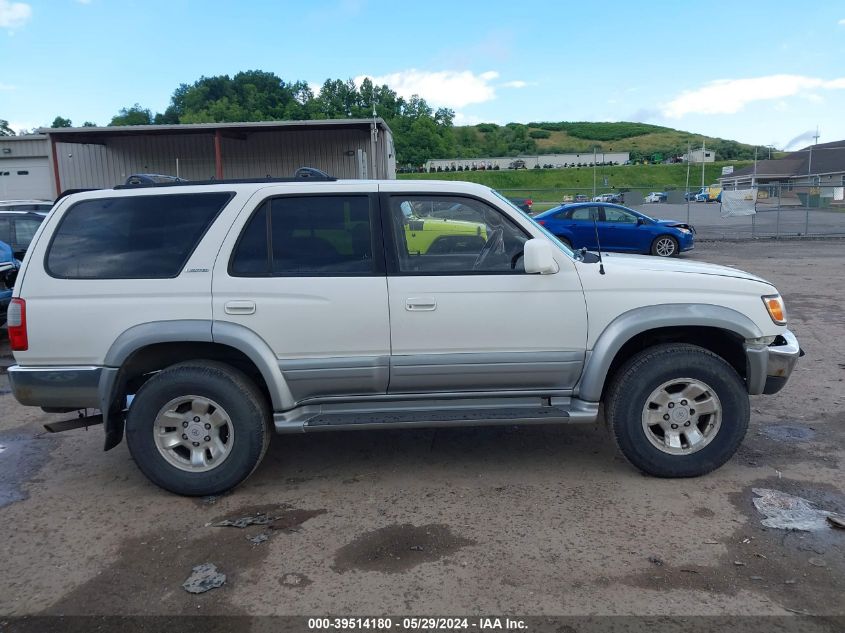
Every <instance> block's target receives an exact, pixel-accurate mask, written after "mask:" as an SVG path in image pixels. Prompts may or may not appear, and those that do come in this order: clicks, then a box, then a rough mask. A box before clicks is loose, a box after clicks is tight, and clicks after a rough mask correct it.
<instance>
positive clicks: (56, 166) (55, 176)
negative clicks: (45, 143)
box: [50, 134, 62, 198]
mask: <svg viewBox="0 0 845 633" xmlns="http://www.w3.org/2000/svg"><path fill="white" fill-rule="evenodd" d="M50 154H52V156H53V182H54V183H55V185H56V197H57V198H58V197H59V196H60V195H61V193H62V179H61V177H60V176H59V155H58V153H57V152H56V139H55V137H54V136H53V135H52V134H51V135H50Z"/></svg>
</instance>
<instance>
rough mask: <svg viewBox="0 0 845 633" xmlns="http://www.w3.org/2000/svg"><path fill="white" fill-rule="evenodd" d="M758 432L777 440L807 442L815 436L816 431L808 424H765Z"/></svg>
mask: <svg viewBox="0 0 845 633" xmlns="http://www.w3.org/2000/svg"><path fill="white" fill-rule="evenodd" d="M760 434H761V435H765V436H766V437H768V438H769V439H772V440H776V441H778V442H809V441H810V440H812V439H813V438H814V437H815V436H816V431H815V429H812V428H810V427H808V426H796V425H789V424H767V425H764V426H763V427H762V428H761V429H760Z"/></svg>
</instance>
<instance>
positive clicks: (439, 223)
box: [400, 201, 487, 255]
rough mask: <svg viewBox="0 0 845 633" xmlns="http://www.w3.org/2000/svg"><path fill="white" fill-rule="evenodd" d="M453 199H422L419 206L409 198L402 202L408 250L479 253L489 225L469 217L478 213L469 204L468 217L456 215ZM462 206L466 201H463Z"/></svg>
mask: <svg viewBox="0 0 845 633" xmlns="http://www.w3.org/2000/svg"><path fill="white" fill-rule="evenodd" d="M454 206H455V204H454V203H448V202H428V201H426V202H421V203H418V204H417V205H416V206H414V205H412V204H411V203H410V202H407V201H405V202H403V203H402V204H401V205H400V208H401V209H402V214H403V215H404V216H405V243H406V244H407V247H408V253H409V254H414V255H425V254H428V253H431V254H437V253H461V252H463V253H477V252H479V251H480V250H481V249H482V247H483V246H484V244H485V242H486V241H487V227H486V225H485V224H482V223H480V222H473V221H471V220H470V219H469V218H470V217H473V218H477V217H478V215H477V213H475V212H474V211H473V210H472V209H470V208H468V207H466V213H467V214H468V216H467V217H468V219H467V220H456V219H453V218H454V217H455V215H456V212H455V209H453V208H452V207H454ZM460 206H461V207H462V208H464V207H463V205H460Z"/></svg>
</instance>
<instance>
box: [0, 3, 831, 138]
mask: <svg viewBox="0 0 845 633" xmlns="http://www.w3.org/2000/svg"><path fill="white" fill-rule="evenodd" d="M0 58H2V60H3V62H4V63H3V65H2V70H0V119H7V120H8V121H9V122H10V123H11V125H12V127H13V129H16V130H17V129H22V128H32V127H37V126H41V125H46V124H49V123H50V122H51V121H52V120H53V118H54V117H55V116H56V115H61V116H64V117H68V118H70V119H72V120H73V122H74V124H76V125H81V124H82V122H83V121H85V120H90V121H94V122H96V123H98V124H101V125H105V124H107V123H108V121H109V120H110V119H111V117H112V115H114V114H116V113H117V111H118V110H119V109H120V108H121V107H125V106H131V105H132V104H134V103H136V102H138V103H140V104H141V105H143V106H145V107H148V108H150V109H152V110H153V111H163V110H164V109H165V108H166V107H167V104H168V102H169V99H170V95H171V94H172V92H173V90H174V89H175V88H176V87H177V86H178V85H179V84H180V83H191V82H193V81H195V80H196V79H198V78H199V77H200V76H202V75H217V74H224V73H228V74H234V73H236V72H238V71H240V70H249V69H260V70H265V71H272V72H275V73H276V74H277V75H279V76H280V77H281V78H283V79H285V80H290V81H293V80H296V79H303V80H306V81H308V82H310V83H313V84H315V85H319V84H321V83H322V82H323V81H324V80H325V79H326V78H332V79H334V78H341V79H347V78H356V77H362V76H364V75H368V76H372V77H374V78H376V79H377V80H379V81H380V82H384V83H387V84H388V85H390V86H391V87H392V88H394V89H395V90H397V91H398V92H400V94H405V95H410V94H412V93H418V94H420V95H421V96H422V97H424V98H426V99H427V100H428V101H429V103H431V104H432V105H434V106H447V107H451V108H453V109H454V110H455V111H456V113H457V120H456V123H462V122H463V123H476V122H481V121H492V122H496V123H507V122H509V121H519V122H528V121H537V120H545V121H560V120H567V121H618V120H637V121H646V122H649V123H656V124H661V125H668V126H671V127H676V128H679V129H683V130H690V131H693V132H700V133H705V134H708V135H712V136H720V137H723V138H732V139H736V140H739V141H743V142H748V143H759V144H763V145H768V144H774V145H776V146H777V147H781V148H782V147H786V146H788V145H789V144H790V143H792V146H793V147H797V146H803V145H807V144H809V143H810V142H812V140H811V139H810V138H809V136H807V135H806V134H807V133H809V132H812V131H815V129H816V126H817V125H818V128H819V131H820V139H819V141H820V142H825V141H833V140H840V139H845V116H843V114H842V113H843V112H845V64H843V63H842V62H843V61H845V2H841V1H826V2H825V1H820V2H806V3H803V4H800V5H796V4H795V3H794V2H790V3H787V2H780V1H771V0H769V1H767V2H758V1H756V0H754V1H752V0H744V1H743V2H737V1H736V0H733V1H730V2H721V1H711V2H686V1H683V0H675V1H671V2H670V1H654V0H653V1H650V2H632V1H630V0H628V1H625V2H617V1H615V0H604V1H603V2H590V1H587V2H584V1H583V0H582V1H581V2H570V1H567V0H562V1H559V2H531V1H526V0H522V1H520V2H513V0H510V1H507V2H499V1H497V0H488V1H486V2H461V1H456V0H452V1H451V2H441V1H439V0H427V1H423V2H401V1H400V2H397V1H396V0H393V1H390V2H380V1H374V0H333V1H327V2H319V1H318V0H313V1H312V2H284V1H275V2H271V1H262V0H256V1H253V2H249V1H247V0H242V1H241V2H231V1H230V2H217V1H213V0H208V1H205V2H201V1H199V0H168V1H159V0H146V1H144V2H136V1H134V0H123V1H118V0H0Z"/></svg>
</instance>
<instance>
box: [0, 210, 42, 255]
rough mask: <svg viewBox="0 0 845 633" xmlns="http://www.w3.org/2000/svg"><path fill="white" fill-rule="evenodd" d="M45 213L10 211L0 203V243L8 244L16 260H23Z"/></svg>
mask: <svg viewBox="0 0 845 633" xmlns="http://www.w3.org/2000/svg"><path fill="white" fill-rule="evenodd" d="M49 204H50V206H49V207H47V211H49V210H50V208H51V207H52V204H51V203H49ZM29 206H37V205H29ZM41 206H45V205H41ZM47 211H24V210H20V211H19V210H12V207H5V206H3V204H2V203H0V242H5V243H6V244H8V245H9V246H10V247H11V249H12V253H13V254H14V256H15V257H16V258H17V259H23V256H24V255H25V254H26V249H27V248H28V247H29V243H30V242H31V241H32V237H33V236H34V235H35V232H36V231H37V230H38V227H39V226H41V223H42V222H43V221H44V218H45V217H46V215H47Z"/></svg>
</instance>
